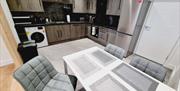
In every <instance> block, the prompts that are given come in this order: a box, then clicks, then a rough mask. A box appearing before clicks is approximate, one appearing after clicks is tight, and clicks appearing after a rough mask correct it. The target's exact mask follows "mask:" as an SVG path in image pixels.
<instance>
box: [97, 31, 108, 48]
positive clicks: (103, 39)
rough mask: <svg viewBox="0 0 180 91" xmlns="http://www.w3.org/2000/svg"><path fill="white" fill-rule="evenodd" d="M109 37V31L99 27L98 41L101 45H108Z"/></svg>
mask: <svg viewBox="0 0 180 91" xmlns="http://www.w3.org/2000/svg"><path fill="white" fill-rule="evenodd" d="M107 37H108V29H107V28H104V27H99V35H98V41H99V42H100V43H101V44H103V45H106V43H107Z"/></svg>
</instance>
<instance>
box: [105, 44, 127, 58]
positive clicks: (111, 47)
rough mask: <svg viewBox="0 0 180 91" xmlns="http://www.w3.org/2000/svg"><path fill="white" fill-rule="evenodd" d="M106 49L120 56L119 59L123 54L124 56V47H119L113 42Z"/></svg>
mask: <svg viewBox="0 0 180 91" xmlns="http://www.w3.org/2000/svg"><path fill="white" fill-rule="evenodd" d="M104 50H105V51H107V52H109V53H110V54H112V55H114V56H116V57H118V58H119V59H121V60H122V59H123V56H124V53H125V51H124V49H122V48H120V47H118V46H115V45H113V44H108V45H107V46H106V47H105V49H104Z"/></svg>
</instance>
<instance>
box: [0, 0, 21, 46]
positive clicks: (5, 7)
mask: <svg viewBox="0 0 180 91" xmlns="http://www.w3.org/2000/svg"><path fill="white" fill-rule="evenodd" d="M0 4H1V6H2V8H3V10H4V13H5V15H6V18H7V20H8V22H9V25H10V28H11V30H12V33H13V36H14V38H15V40H16V42H17V43H20V40H19V38H18V35H17V32H16V29H15V27H14V21H13V19H12V16H11V12H10V10H9V7H8V4H7V2H6V0H0Z"/></svg>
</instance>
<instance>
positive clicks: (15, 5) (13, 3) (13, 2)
mask: <svg viewBox="0 0 180 91" xmlns="http://www.w3.org/2000/svg"><path fill="white" fill-rule="evenodd" d="M7 3H8V5H9V8H10V10H11V11H30V12H43V11H44V9H43V5H42V1H41V0H7Z"/></svg>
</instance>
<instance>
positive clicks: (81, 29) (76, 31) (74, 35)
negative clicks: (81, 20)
mask: <svg viewBox="0 0 180 91" xmlns="http://www.w3.org/2000/svg"><path fill="white" fill-rule="evenodd" d="M45 30H46V34H47V39H48V42H49V44H54V43H58V42H61V41H65V40H69V39H78V38H82V37H85V36H86V24H64V25H49V26H45Z"/></svg>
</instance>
